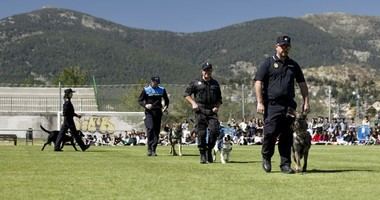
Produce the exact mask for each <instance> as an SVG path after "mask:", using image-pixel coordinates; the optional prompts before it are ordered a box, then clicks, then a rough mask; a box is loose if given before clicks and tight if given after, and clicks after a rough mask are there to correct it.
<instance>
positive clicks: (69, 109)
mask: <svg viewBox="0 0 380 200" xmlns="http://www.w3.org/2000/svg"><path fill="white" fill-rule="evenodd" d="M64 92H65V95H64V96H63V98H64V99H65V102H64V104H63V117H64V119H63V124H62V126H61V130H60V131H59V134H58V136H57V140H56V141H55V146H54V151H62V140H63V136H64V134H66V133H67V130H68V129H70V131H71V134H72V135H73V136H74V138H75V141H76V142H77V143H78V145H79V147H80V148H81V149H82V151H86V149H88V148H89V147H90V145H85V144H84V142H83V140H82V138H81V137H80V135H79V133H78V131H77V129H76V127H75V123H74V117H78V118H81V116H80V115H78V114H76V113H75V111H74V106H73V104H72V103H71V98H72V97H73V93H74V92H75V91H73V90H72V89H71V88H69V89H66V90H65V91H64Z"/></svg>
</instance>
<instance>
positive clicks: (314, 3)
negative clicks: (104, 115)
mask: <svg viewBox="0 0 380 200" xmlns="http://www.w3.org/2000/svg"><path fill="white" fill-rule="evenodd" d="M43 6H51V7H56V8H66V9H71V10H75V11H80V12H83V13H86V14H90V15H92V16H95V17H100V18H103V19H106V20H109V21H112V22H115V23H118V24H122V25H125V26H128V27H133V28H142V29H149V30H167V31H174V32H186V33H189V32H200V31H208V30H214V29H218V28H222V27H225V26H229V25H233V24H237V23H242V22H246V21H251V20H255V19H263V18H270V17H279V16H281V17H284V16H285V17H302V16H304V15H306V14H320V13H326V12H344V13H348V14H355V15H367V16H380V13H379V8H380V1H377V0H303V1H300V0H285V1H284V0H283V1H275V0H262V1H259V0H1V1H0V19H3V18H5V17H8V16H12V15H16V14H21V13H27V12H30V11H33V10H38V9H41V8H42V7H43Z"/></svg>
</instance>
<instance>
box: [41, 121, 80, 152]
mask: <svg viewBox="0 0 380 200" xmlns="http://www.w3.org/2000/svg"><path fill="white" fill-rule="evenodd" d="M40 127H41V129H42V130H43V131H45V132H46V133H48V134H49V136H48V138H47V141H46V142H45V144H44V146H42V149H41V151H43V150H44V149H45V146H46V145H48V144H51V143H52V142H53V143H55V141H56V140H57V137H58V134H59V131H57V130H54V131H49V130H46V129H45V128H44V127H43V126H42V125H40ZM78 132H79V134H80V136H81V137H82V136H83V133H82V132H81V131H78ZM66 142H70V143H71V145H72V146H73V147H74V149H75V151H78V149H77V147H76V146H75V142H74V137H73V136H72V135H71V134H70V135H68V134H65V135H64V136H63V142H62V147H61V148H63V146H65V143H66Z"/></svg>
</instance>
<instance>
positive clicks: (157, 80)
mask: <svg viewBox="0 0 380 200" xmlns="http://www.w3.org/2000/svg"><path fill="white" fill-rule="evenodd" d="M150 80H151V81H154V82H157V83H160V77H159V76H152V78H151V79H150Z"/></svg>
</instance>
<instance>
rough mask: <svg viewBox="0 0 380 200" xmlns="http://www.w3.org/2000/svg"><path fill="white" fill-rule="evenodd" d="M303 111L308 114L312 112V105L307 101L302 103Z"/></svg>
mask: <svg viewBox="0 0 380 200" xmlns="http://www.w3.org/2000/svg"><path fill="white" fill-rule="evenodd" d="M302 111H303V113H306V114H307V113H309V112H310V106H309V104H308V103H305V104H303V105H302Z"/></svg>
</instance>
